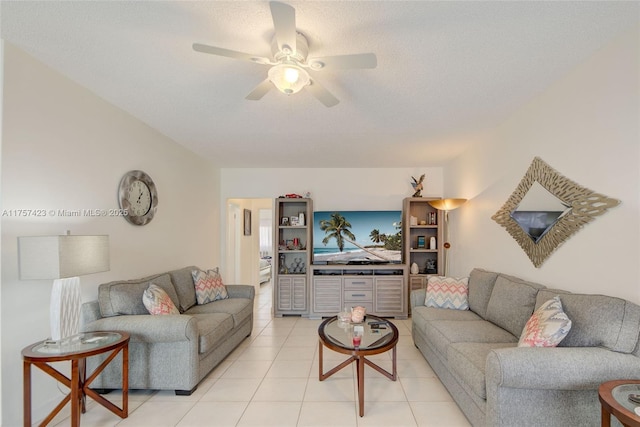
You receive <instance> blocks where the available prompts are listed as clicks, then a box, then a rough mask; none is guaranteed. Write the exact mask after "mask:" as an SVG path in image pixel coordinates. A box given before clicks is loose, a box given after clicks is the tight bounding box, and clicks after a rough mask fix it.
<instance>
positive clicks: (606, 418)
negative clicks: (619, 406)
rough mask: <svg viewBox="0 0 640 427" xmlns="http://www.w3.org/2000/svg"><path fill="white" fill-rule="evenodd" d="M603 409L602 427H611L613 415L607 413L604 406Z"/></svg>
mask: <svg viewBox="0 0 640 427" xmlns="http://www.w3.org/2000/svg"><path fill="white" fill-rule="evenodd" d="M601 408H602V411H601V412H602V418H601V425H602V427H611V414H610V413H609V411H607V410H606V409H605V408H604V405H603V406H601Z"/></svg>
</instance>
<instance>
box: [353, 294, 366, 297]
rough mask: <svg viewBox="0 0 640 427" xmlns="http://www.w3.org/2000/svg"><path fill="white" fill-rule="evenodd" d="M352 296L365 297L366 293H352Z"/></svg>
mask: <svg viewBox="0 0 640 427" xmlns="http://www.w3.org/2000/svg"><path fill="white" fill-rule="evenodd" d="M351 296H352V297H365V296H366V295H365V294H351Z"/></svg>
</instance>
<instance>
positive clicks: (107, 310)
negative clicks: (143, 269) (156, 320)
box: [98, 273, 179, 317]
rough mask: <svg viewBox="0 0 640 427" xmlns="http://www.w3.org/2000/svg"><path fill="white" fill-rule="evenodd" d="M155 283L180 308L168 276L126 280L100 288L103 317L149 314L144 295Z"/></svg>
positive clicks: (99, 294) (105, 284)
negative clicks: (151, 284)
mask: <svg viewBox="0 0 640 427" xmlns="http://www.w3.org/2000/svg"><path fill="white" fill-rule="evenodd" d="M151 282H153V283H154V284H155V285H156V286H158V287H160V288H162V289H163V290H164V291H165V292H166V293H167V295H169V298H171V301H173V304H174V305H176V306H178V304H179V302H178V295H177V294H176V290H175V288H174V287H173V283H172V282H171V277H170V276H169V275H168V274H166V273H165V274H160V275H157V276H150V277H145V278H143V279H137V280H126V281H117V282H109V283H103V284H102V285H100V286H99V287H98V303H99V304H100V313H101V314H102V317H112V316H119V315H127V314H149V312H148V311H147V309H146V308H145V306H144V303H143V302H142V294H143V293H144V291H145V289H147V287H149V284H150V283H151Z"/></svg>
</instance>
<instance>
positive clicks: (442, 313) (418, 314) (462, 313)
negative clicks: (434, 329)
mask: <svg viewBox="0 0 640 427" xmlns="http://www.w3.org/2000/svg"><path fill="white" fill-rule="evenodd" d="M432 320H482V318H481V317H480V316H478V315H477V314H476V313H474V312H473V311H470V310H447V309H444V308H435V307H426V306H423V305H418V306H415V307H413V308H412V309H411V321H412V324H413V326H412V327H415V328H418V329H420V330H421V331H424V330H425V329H426V327H427V323H428V322H430V321H432Z"/></svg>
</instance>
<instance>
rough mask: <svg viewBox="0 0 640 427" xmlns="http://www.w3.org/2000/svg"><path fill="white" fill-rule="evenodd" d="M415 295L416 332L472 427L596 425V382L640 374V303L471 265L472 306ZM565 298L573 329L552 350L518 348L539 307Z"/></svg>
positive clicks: (417, 342)
mask: <svg viewBox="0 0 640 427" xmlns="http://www.w3.org/2000/svg"><path fill="white" fill-rule="evenodd" d="M425 294H426V290H425V289H422V290H416V291H413V292H412V293H411V306H412V326H413V328H412V335H413V340H414V342H415V345H416V346H417V347H418V349H419V350H420V351H421V352H422V354H423V355H424V357H425V358H426V360H427V361H428V362H429V364H430V365H431V367H432V368H433V370H434V371H435V373H436V374H437V375H438V377H439V378H440V380H441V381H442V382H443V384H444V385H445V387H446V388H447V389H448V390H449V392H450V394H451V396H452V397H453V398H454V400H455V401H456V403H457V404H458V406H459V407H460V409H461V410H462V411H463V412H464V414H465V415H466V417H467V418H468V420H469V421H470V422H471V423H472V424H473V425H474V426H509V427H513V426H545V427H548V426H570V425H584V426H599V425H600V403H599V401H598V386H599V385H600V383H602V382H605V381H608V380H614V379H640V357H639V356H640V350H639V348H638V334H639V332H640V307H639V306H638V305H636V304H633V303H631V302H629V301H625V300H623V299H620V298H614V297H609V296H604V295H585V294H574V293H569V292H566V291H561V290H557V289H548V288H545V287H544V286H542V285H539V284H536V283H531V282H527V281H524V280H521V279H518V278H515V277H512V276H507V275H504V274H500V273H494V272H490V271H486V270H481V269H474V270H473V271H472V272H471V274H470V276H469V296H468V300H469V308H470V309H469V310H465V311H462V310H452V309H443V308H434V307H426V306H425V305H424V301H425ZM556 295H559V296H560V299H561V301H562V305H563V308H564V311H565V313H566V314H567V315H568V316H569V318H570V319H571V321H572V327H571V330H570V331H569V333H568V334H567V336H566V337H565V339H564V340H563V341H562V342H561V343H560V344H559V346H558V347H554V348H538V347H536V348H523V347H517V344H518V339H519V337H520V334H521V331H522V329H523V327H524V325H525V324H526V322H527V320H528V319H529V317H530V316H531V314H532V313H533V311H534V310H535V309H536V308H537V307H539V306H540V305H541V304H543V303H544V302H545V301H547V300H549V299H551V298H553V297H555V296H556Z"/></svg>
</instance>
